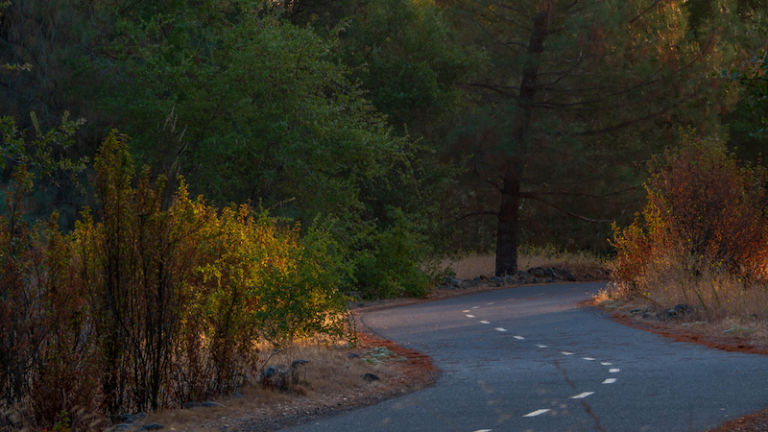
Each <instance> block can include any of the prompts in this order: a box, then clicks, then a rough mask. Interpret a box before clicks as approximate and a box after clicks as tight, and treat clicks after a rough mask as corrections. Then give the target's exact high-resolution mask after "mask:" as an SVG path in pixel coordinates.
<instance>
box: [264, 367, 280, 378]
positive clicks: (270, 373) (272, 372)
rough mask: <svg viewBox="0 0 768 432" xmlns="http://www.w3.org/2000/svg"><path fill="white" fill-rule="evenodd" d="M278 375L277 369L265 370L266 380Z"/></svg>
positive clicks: (269, 368) (268, 368)
mask: <svg viewBox="0 0 768 432" xmlns="http://www.w3.org/2000/svg"><path fill="white" fill-rule="evenodd" d="M276 374H277V369H275V368H274V367H273V366H267V368H266V369H264V379H268V378H272V377H273V376H275V375H276Z"/></svg>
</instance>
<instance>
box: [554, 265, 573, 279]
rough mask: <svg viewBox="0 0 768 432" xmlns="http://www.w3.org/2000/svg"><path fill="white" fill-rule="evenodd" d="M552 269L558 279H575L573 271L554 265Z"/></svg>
mask: <svg viewBox="0 0 768 432" xmlns="http://www.w3.org/2000/svg"><path fill="white" fill-rule="evenodd" d="M553 270H554V271H555V275H556V276H557V278H558V279H560V280H565V281H569V282H573V281H575V280H576V276H574V275H573V273H571V271H570V270H568V269H564V268H559V267H555V268H554V269H553Z"/></svg>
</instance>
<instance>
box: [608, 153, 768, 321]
mask: <svg viewBox="0 0 768 432" xmlns="http://www.w3.org/2000/svg"><path fill="white" fill-rule="evenodd" d="M765 186H766V173H765V171H764V170H763V169H761V168H758V167H752V166H742V165H740V164H739V162H738V160H737V159H736V158H735V157H734V156H733V154H731V153H730V152H728V150H727V149H726V148H725V146H724V145H723V144H722V143H721V142H719V141H717V140H713V139H709V140H707V139H700V140H697V141H694V140H691V139H690V138H687V139H684V142H683V144H682V145H681V146H680V147H679V148H676V149H673V150H669V151H667V152H666V153H665V154H664V155H663V157H661V158H657V159H655V160H654V161H653V162H652V164H651V175H650V177H649V179H648V181H647V182H646V185H645V187H646V190H647V193H648V202H647V204H646V206H645V209H644V210H643V212H642V214H640V215H638V216H637V217H636V219H635V221H634V222H633V223H632V224H631V225H630V226H629V227H626V228H624V229H620V228H617V227H614V240H613V245H614V246H615V247H616V250H617V256H616V260H615V262H614V272H613V278H614V282H615V284H616V286H617V287H618V288H619V290H620V291H622V292H623V293H624V294H626V295H636V294H641V295H646V296H652V295H651V294H652V291H653V290H654V283H656V282H658V281H659V277H663V275H664V274H667V275H673V274H676V275H678V276H679V275H686V277H688V278H693V279H696V278H699V277H700V276H701V275H702V274H707V275H712V274H723V275H729V276H730V277H733V279H734V280H738V281H740V283H741V285H742V287H743V288H745V289H746V288H748V287H749V286H750V285H751V284H754V283H758V282H762V281H765V280H766V279H767V276H768V275H767V274H766V265H765V263H766V253H767V252H768V249H767V248H766V240H768V236H767V233H768V232H767V230H766V227H767V226H768V224H766V222H767V221H766V213H765V204H766V189H765ZM649 281H655V282H654V283H649ZM680 289H681V290H685V289H686V288H685V287H681V288H680ZM696 297H698V299H699V301H701V296H700V295H697V296H696ZM702 306H704V308H705V309H706V305H703V304H702Z"/></svg>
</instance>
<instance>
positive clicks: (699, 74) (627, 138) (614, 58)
mask: <svg viewBox="0 0 768 432" xmlns="http://www.w3.org/2000/svg"><path fill="white" fill-rule="evenodd" d="M684 3H685V2H684V1H658V0H608V1H600V2H581V1H579V0H526V1H512V0H457V1H456V2H454V7H455V10H456V11H457V12H458V17H459V18H458V19H459V20H461V23H462V24H463V28H465V29H468V30H467V31H468V33H469V34H470V35H471V37H472V39H473V42H474V43H475V44H477V45H479V46H481V47H483V48H484V49H485V50H486V51H487V53H488V57H489V59H490V62H489V64H488V65H487V67H486V68H485V70H484V77H483V78H481V79H478V80H477V81H476V82H472V83H469V84H468V87H470V88H472V89H474V90H475V94H476V95H477V106H478V109H477V111H476V115H475V117H474V118H473V125H472V126H471V128H467V129H466V130H465V132H464V134H463V137H462V138H461V139H460V141H461V142H463V143H464V145H467V146H469V148H471V149H472V153H473V155H474V157H473V160H472V166H473V170H474V172H475V174H476V175H477V178H478V179H479V181H480V182H482V184H484V185H487V186H488V187H489V188H490V189H486V192H489V191H490V192H492V193H493V194H494V199H493V200H492V201H491V202H493V203H495V204H496V206H497V207H496V209H495V210H488V211H484V212H483V213H487V214H493V215H495V217H496V219H497V232H496V274H498V275H503V274H509V273H514V272H515V271H516V270H517V248H518V242H519V233H520V211H521V208H522V207H523V206H524V202H532V203H538V204H540V205H544V206H547V207H551V208H556V209H559V210H562V211H563V212H565V213H568V214H570V215H571V216H576V217H579V218H581V219H583V220H591V221H596V220H597V219H600V218H594V217H592V218H590V217H586V216H584V215H580V214H577V212H576V211H574V208H578V206H577V207H572V206H571V201H572V200H573V199H574V198H580V199H581V200H582V201H599V200H601V199H603V198H604V197H605V196H608V195H611V194H612V193H615V192H617V191H619V190H621V189H626V188H631V186H632V184H633V181H634V184H637V177H636V176H635V172H636V171H637V169H638V168H642V161H643V160H645V158H647V156H648V154H649V153H650V152H651V151H652V150H653V149H654V148H658V147H660V145H662V144H663V140H662V139H660V137H662V138H663V137H665V136H666V137H669V136H670V135H671V133H672V132H671V130H672V128H671V127H672V126H673V125H683V126H685V125H688V126H702V125H706V124H712V123H711V122H709V121H707V120H708V119H711V117H712V115H714V114H716V113H717V106H716V105H714V104H711V103H709V102H708V96H709V95H711V94H712V93H713V92H716V91H718V88H717V85H716V84H717V82H716V81H715V80H713V79H708V78H707V77H708V74H711V72H712V71H713V68H712V64H713V63H714V62H717V61H719V60H721V59H722V57H723V54H722V52H721V51H720V50H719V47H718V39H717V38H716V37H715V31H716V29H717V27H714V26H709V27H707V28H708V29H713V30H708V31H711V33H709V36H708V37H705V38H699V39H698V40H700V41H701V42H698V41H697V40H696V39H694V38H693V37H691V35H690V32H689V27H688V22H687V16H686V13H685V11H684V10H683V8H682V6H683V4H684ZM714 123H716V121H715V122H714ZM675 127H676V126H675ZM582 207H583V206H582Z"/></svg>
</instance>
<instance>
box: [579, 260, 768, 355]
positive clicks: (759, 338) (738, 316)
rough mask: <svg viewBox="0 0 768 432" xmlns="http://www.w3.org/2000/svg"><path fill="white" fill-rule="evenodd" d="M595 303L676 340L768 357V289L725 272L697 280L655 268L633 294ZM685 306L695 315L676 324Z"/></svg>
mask: <svg viewBox="0 0 768 432" xmlns="http://www.w3.org/2000/svg"><path fill="white" fill-rule="evenodd" d="M594 300H595V302H596V303H598V304H600V305H602V306H603V307H604V308H605V309H608V310H611V311H612V312H614V313H615V314H617V315H619V316H622V317H625V318H627V319H629V320H630V321H629V322H630V323H634V324H637V325H639V326H641V327H643V326H651V327H653V328H654V329H656V330H660V331H662V332H667V331H668V332H671V333H672V336H673V337H677V336H681V335H687V336H690V337H691V338H693V341H697V340H700V341H702V343H705V344H707V345H709V346H713V347H716V348H722V349H734V350H747V351H750V350H751V351H752V352H762V351H766V352H768V286H766V285H764V284H762V285H761V284H745V283H744V282H743V281H742V280H740V279H739V278H737V277H735V276H733V275H729V274H727V273H725V272H714V271H712V272H706V271H705V272H703V273H702V274H700V275H699V276H693V275H691V274H690V273H689V272H685V271H683V270H680V269H670V268H669V267H666V268H665V269H664V270H663V271H662V270H655V269H653V268H649V269H647V271H646V272H645V274H644V276H643V277H642V278H639V279H638V282H637V286H636V287H635V288H634V289H633V290H632V291H629V290H627V289H622V288H621V286H619V287H618V288H617V287H614V288H613V289H611V290H606V291H604V292H601V293H599V294H598V295H597V296H595V298H594ZM680 304H685V305H689V306H690V307H691V308H692V309H693V313H685V314H682V315H681V316H676V317H673V318H671V319H670V318H669V317H668V316H667V314H666V311H667V310H669V309H671V308H674V307H675V306H676V305H680ZM633 311H634V313H633ZM638 311H640V312H638ZM659 314H660V315H661V318H659ZM643 315H646V317H645V318H643Z"/></svg>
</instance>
